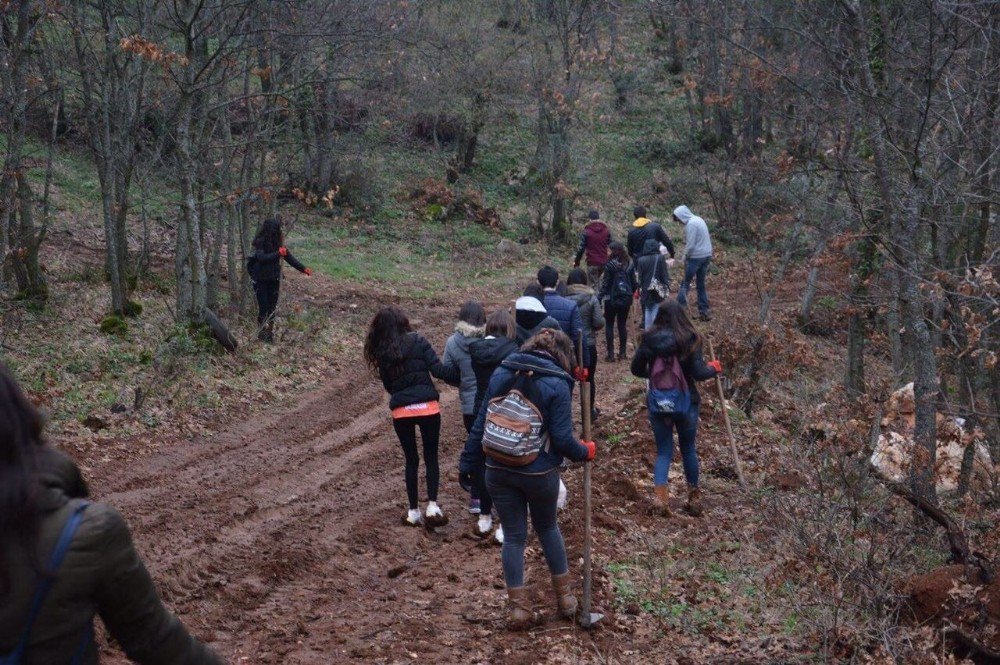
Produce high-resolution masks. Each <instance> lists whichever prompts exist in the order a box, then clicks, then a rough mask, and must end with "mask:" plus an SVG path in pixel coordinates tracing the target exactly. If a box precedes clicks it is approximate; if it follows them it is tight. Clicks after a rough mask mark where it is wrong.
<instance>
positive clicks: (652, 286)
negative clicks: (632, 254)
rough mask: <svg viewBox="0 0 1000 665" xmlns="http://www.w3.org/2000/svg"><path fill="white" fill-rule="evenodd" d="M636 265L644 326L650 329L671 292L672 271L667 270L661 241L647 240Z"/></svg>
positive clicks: (645, 328) (644, 328)
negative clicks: (661, 249) (661, 251)
mask: <svg viewBox="0 0 1000 665" xmlns="http://www.w3.org/2000/svg"><path fill="white" fill-rule="evenodd" d="M635 265H636V274H637V277H638V280H639V303H640V304H641V305H642V312H643V326H642V327H643V330H649V327H650V326H651V325H653V320H654V319H655V318H656V312H657V311H658V310H659V308H660V305H661V303H663V301H664V300H665V299H666V297H667V296H668V295H669V294H670V273H669V272H667V262H666V259H664V258H663V254H661V253H660V243H658V242H657V241H655V240H653V239H649V240H647V241H646V245H645V247H643V248H642V255H641V256H640V257H639V258H638V260H636V262H635Z"/></svg>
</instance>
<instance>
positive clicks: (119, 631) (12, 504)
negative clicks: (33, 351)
mask: <svg viewBox="0 0 1000 665" xmlns="http://www.w3.org/2000/svg"><path fill="white" fill-rule="evenodd" d="M86 497H87V485H86V483H85V482H84V480H83V477H82V476H81V474H80V470H79V468H78V467H77V466H76V464H75V463H74V462H73V460H71V459H70V458H69V457H68V456H66V455H65V454H63V453H61V452H59V451H58V450H56V449H54V448H51V447H49V446H46V445H44V443H43V440H42V418H41V416H40V415H39V413H38V411H37V410H36V409H35V407H34V406H32V404H31V402H29V401H28V399H27V397H25V395H24V393H23V392H22V391H21V389H20V387H19V386H18V385H17V382H16V381H15V380H14V378H13V377H12V376H11V374H10V372H9V371H8V370H7V368H6V367H4V366H3V364H0V661H3V660H4V659H5V658H8V657H11V656H13V657H14V662H21V663H24V664H25V665H30V664H32V663H75V664H78V665H93V664H94V663H97V662H98V653H97V645H96V643H95V642H94V639H93V623H94V617H95V616H96V615H100V617H101V621H102V622H103V623H104V625H105V626H106V627H107V629H108V630H109V631H110V632H111V635H112V637H114V639H115V640H116V641H117V642H118V644H120V645H121V647H122V649H124V651H125V654H126V655H127V656H128V657H129V658H130V659H132V660H133V661H135V662H137V663H143V664H149V665H202V664H204V665H216V664H221V663H222V660H221V659H220V658H219V657H218V656H216V655H215V654H214V653H212V651H210V650H209V649H208V648H207V647H205V646H204V645H203V644H201V643H200V642H199V641H198V640H197V639H195V638H194V637H192V636H191V635H190V634H189V633H188V632H187V630H186V629H185V628H184V626H183V625H182V624H181V622H180V621H178V620H177V618H176V617H175V616H173V615H172V614H171V613H170V612H168V611H167V609H166V608H165V607H164V606H163V603H162V602H160V598H159V597H158V596H157V595H156V589H155V588H154V586H153V580H152V579H151V578H150V576H149V573H148V572H147V571H146V567H145V566H143V564H142V560H141V559H140V558H139V555H138V554H137V553H136V551H135V547H134V546H133V545H132V536H131V534H130V533H129V528H128V525H126V524H125V520H124V519H123V518H122V516H121V515H120V514H118V512H117V511H116V510H115V509H114V508H112V507H111V506H109V505H107V504H104V503H97V502H94V503H89V502H88V501H87V500H86ZM60 541H62V542H60ZM60 545H65V546H64V547H60ZM57 553H63V554H64V556H63V557H62V559H61V561H60V560H59V557H56V556H54V555H55V554H57ZM45 573H48V575H46V574H45ZM33 606H37V611H34V612H33V611H32V608H33Z"/></svg>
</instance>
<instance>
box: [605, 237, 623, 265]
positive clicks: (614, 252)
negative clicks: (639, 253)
mask: <svg viewBox="0 0 1000 665" xmlns="http://www.w3.org/2000/svg"><path fill="white" fill-rule="evenodd" d="M608 249H609V250H611V258H613V259H618V262H619V263H620V264H622V266H623V267H624V266H627V265H628V251H626V249H625V245H623V244H621V243H620V242H618V241H617V240H616V241H615V242H613V243H611V244H610V245H608Z"/></svg>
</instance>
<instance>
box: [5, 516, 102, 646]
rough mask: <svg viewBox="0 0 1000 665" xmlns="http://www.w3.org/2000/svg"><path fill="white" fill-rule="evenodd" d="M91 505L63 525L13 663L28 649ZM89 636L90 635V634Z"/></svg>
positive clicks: (32, 602)
mask: <svg viewBox="0 0 1000 665" xmlns="http://www.w3.org/2000/svg"><path fill="white" fill-rule="evenodd" d="M89 505H90V502H89V501H84V502H83V503H81V504H80V505H79V506H77V507H76V509H75V510H74V511H73V514H72V515H70V516H69V519H68V520H66V524H65V525H63V528H62V532H60V534H59V540H58V541H56V546H55V549H53V550H52V556H51V557H49V567H48V570H46V571H45V575H44V576H43V577H42V580H41V581H40V582H39V583H38V588H37V589H35V595H34V597H33V598H32V600H31V612H30V613H29V614H28V625H27V626H25V628H24V633H22V634H21V639H20V641H19V642H18V643H17V648H16V649H15V650H14V652H13V653H12V654H11V656H10V657H11V659H12V660H11V662H14V663H18V662H20V660H21V658H23V656H24V652H25V650H26V649H27V648H28V637H29V636H30V634H31V629H32V627H34V625H35V621H36V620H37V619H38V615H39V614H40V613H41V611H42V605H43V604H45V598H46V597H47V596H48V595H49V591H50V590H51V589H52V583H53V582H54V581H55V574H56V571H58V570H59V566H61V565H62V562H63V559H64V558H65V557H66V552H68V551H69V546H70V544H71V543H72V542H73V536H74V535H75V534H76V530H77V527H79V526H80V522H82V521H83V511H84V510H86V509H87V506H89ZM88 634H89V633H88Z"/></svg>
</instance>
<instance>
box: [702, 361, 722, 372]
mask: <svg viewBox="0 0 1000 665" xmlns="http://www.w3.org/2000/svg"><path fill="white" fill-rule="evenodd" d="M705 364H706V365H708V366H709V367H711V368H712V369H714V370H715V373H716V374H722V363H720V362H719V361H718V360H710V361H708V362H707V363H705Z"/></svg>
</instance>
